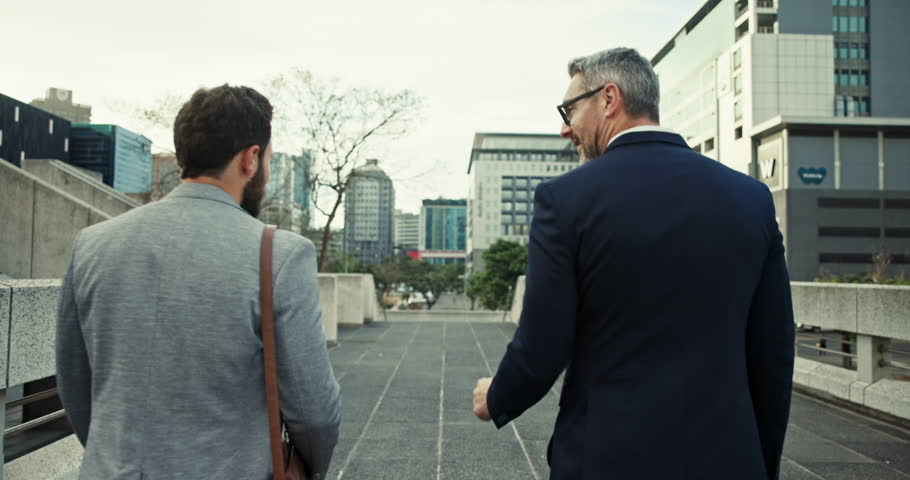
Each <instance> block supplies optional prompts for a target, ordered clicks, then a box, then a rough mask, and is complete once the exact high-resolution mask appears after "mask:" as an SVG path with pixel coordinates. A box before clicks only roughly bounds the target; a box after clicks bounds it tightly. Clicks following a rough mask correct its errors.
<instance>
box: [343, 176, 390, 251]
mask: <svg viewBox="0 0 910 480" xmlns="http://www.w3.org/2000/svg"><path fill="white" fill-rule="evenodd" d="M394 206H395V188H394V187H393V186H392V179H390V178H389V176H388V175H386V174H385V172H383V171H382V169H380V168H379V162H378V161H377V160H367V163H366V165H364V166H363V167H361V168H358V169H356V170H354V178H352V179H351V183H350V185H349V186H348V189H347V191H346V192H345V199H344V251H345V252H346V253H348V254H349V255H352V256H354V257H355V258H357V259H358V260H360V261H361V262H363V263H379V262H381V261H382V259H383V258H385V257H388V256H391V255H393V254H394V250H393V248H392V240H393V237H394V231H393V225H394V221H393V218H394Z"/></svg>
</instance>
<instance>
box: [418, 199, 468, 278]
mask: <svg viewBox="0 0 910 480" xmlns="http://www.w3.org/2000/svg"><path fill="white" fill-rule="evenodd" d="M467 213H468V201H467V200H464V199H461V200H445V199H441V198H440V199H437V200H424V201H423V205H422V206H421V207H420V250H419V251H420V258H422V259H424V260H426V261H427V262H430V263H434V264H437V265H443V264H447V263H465V254H466V251H467V239H466V236H467Z"/></svg>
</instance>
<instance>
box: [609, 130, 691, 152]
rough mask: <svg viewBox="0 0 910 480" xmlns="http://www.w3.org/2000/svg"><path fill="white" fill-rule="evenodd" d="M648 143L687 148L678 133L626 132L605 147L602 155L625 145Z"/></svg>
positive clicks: (654, 131)
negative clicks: (605, 149)
mask: <svg viewBox="0 0 910 480" xmlns="http://www.w3.org/2000/svg"><path fill="white" fill-rule="evenodd" d="M650 142H660V143H669V144H671V145H679V146H680V147H685V148H689V144H688V143H686V141H685V140H683V138H682V136H681V135H679V134H678V133H670V132H663V131H656V130H649V131H638V132H628V133H625V134H623V135H620V136H619V137H617V138H616V139H614V140H613V141H612V142H611V143H610V145H609V146H608V147H607V151H606V152H604V153H607V152H609V151H610V150H613V149H615V148H619V147H623V146H625V145H634V144H636V143H650Z"/></svg>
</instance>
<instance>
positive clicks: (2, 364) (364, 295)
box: [0, 274, 379, 479]
mask: <svg viewBox="0 0 910 480" xmlns="http://www.w3.org/2000/svg"><path fill="white" fill-rule="evenodd" d="M60 283H61V281H60V280H59V279H53V280H0V404H3V405H5V404H6V390H7V389H8V388H9V387H13V386H16V385H22V384H24V383H27V382H32V381H35V380H39V379H42V378H47V377H51V376H53V375H54V374H55V373H56V372H55V355H54V343H55V332H56V328H55V326H56V321H57V303H58V299H59V296H60ZM319 290H320V309H321V311H322V324H323V330H324V332H325V335H326V341H327V343H328V344H329V345H334V344H335V343H336V342H337V341H338V325H339V324H341V325H363V324H365V323H369V322H371V321H372V320H373V319H375V318H376V315H377V311H378V308H379V307H378V305H377V301H376V290H375V286H374V283H373V276H372V275H364V274H319ZM5 428H6V423H5V420H3V421H0V430H3V429H5ZM2 450H3V436H2V435H0V451H2ZM81 456H82V447H81V445H79V442H78V441H75V438H74V437H73V436H69V437H67V438H66V439H63V440H60V441H58V442H55V443H53V444H51V445H49V446H47V447H44V448H42V449H40V450H36V451H34V452H32V453H30V454H28V455H25V456H23V457H21V458H18V459H16V460H14V461H12V462H10V463H9V464H6V465H4V464H2V463H0V478H3V479H17V478H22V479H25V478H35V477H34V475H35V474H36V472H38V471H40V472H45V473H43V474H42V475H43V476H42V477H41V478H60V479H63V478H70V477H72V474H73V470H74V469H75V468H77V467H78V465H79V463H80V461H81Z"/></svg>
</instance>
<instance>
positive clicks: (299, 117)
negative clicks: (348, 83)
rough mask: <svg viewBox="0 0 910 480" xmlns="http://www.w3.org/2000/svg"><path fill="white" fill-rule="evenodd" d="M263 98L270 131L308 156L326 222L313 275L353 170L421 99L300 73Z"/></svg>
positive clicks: (272, 84) (322, 261)
mask: <svg viewBox="0 0 910 480" xmlns="http://www.w3.org/2000/svg"><path fill="white" fill-rule="evenodd" d="M266 95H267V96H268V97H269V98H270V99H271V101H272V103H273V104H274V105H276V109H275V123H276V124H277V125H276V127H277V128H276V130H277V131H278V132H280V134H282V135H284V136H285V137H287V138H292V139H294V140H295V143H297V146H299V148H300V149H303V150H307V151H309V152H310V153H311V154H312V157H313V168H312V170H311V173H310V178H309V183H310V187H311V189H310V190H311V191H312V192H313V206H314V207H315V209H316V210H318V211H319V212H320V213H322V214H323V215H325V217H326V222H325V226H324V228H323V242H322V250H321V251H320V252H319V270H320V271H324V269H325V266H326V262H327V260H328V255H327V249H328V243H329V242H328V239H329V236H330V234H331V230H330V228H331V225H332V222H333V221H334V220H335V217H336V216H337V215H338V214H339V212H340V207H341V205H342V203H343V202H344V194H345V192H346V191H347V189H348V187H349V186H350V184H351V179H352V178H353V177H354V174H355V170H356V169H358V168H360V167H362V166H364V165H365V164H366V160H367V156H368V155H369V152H370V148H371V147H372V145H373V143H375V142H376V141H377V140H378V139H379V138H382V137H386V138H395V137H399V136H401V135H404V134H405V133H406V132H407V130H408V128H409V127H410V126H411V124H412V123H413V122H414V120H415V119H416V118H417V116H418V115H419V113H420V109H421V105H422V99H421V98H420V97H418V96H417V95H416V94H415V93H414V92H412V91H411V90H401V91H398V92H386V91H383V90H379V89H374V88H348V89H345V88H343V87H342V86H341V85H340V83H339V82H338V81H337V80H334V79H333V80H330V81H326V80H322V79H319V78H317V77H316V76H314V75H313V74H312V73H310V72H308V71H306V70H301V69H293V70H291V71H289V72H287V73H285V74H282V75H278V76H276V77H274V78H272V79H270V80H269V81H268V82H267V85H266Z"/></svg>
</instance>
